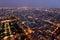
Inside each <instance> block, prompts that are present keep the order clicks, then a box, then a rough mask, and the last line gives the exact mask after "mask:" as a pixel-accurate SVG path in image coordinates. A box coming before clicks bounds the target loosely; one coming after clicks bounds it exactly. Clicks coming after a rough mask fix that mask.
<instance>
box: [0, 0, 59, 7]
mask: <svg viewBox="0 0 60 40" xmlns="http://www.w3.org/2000/svg"><path fill="white" fill-rule="evenodd" d="M25 6H26V7H42V8H60V0H0V7H25Z"/></svg>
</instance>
